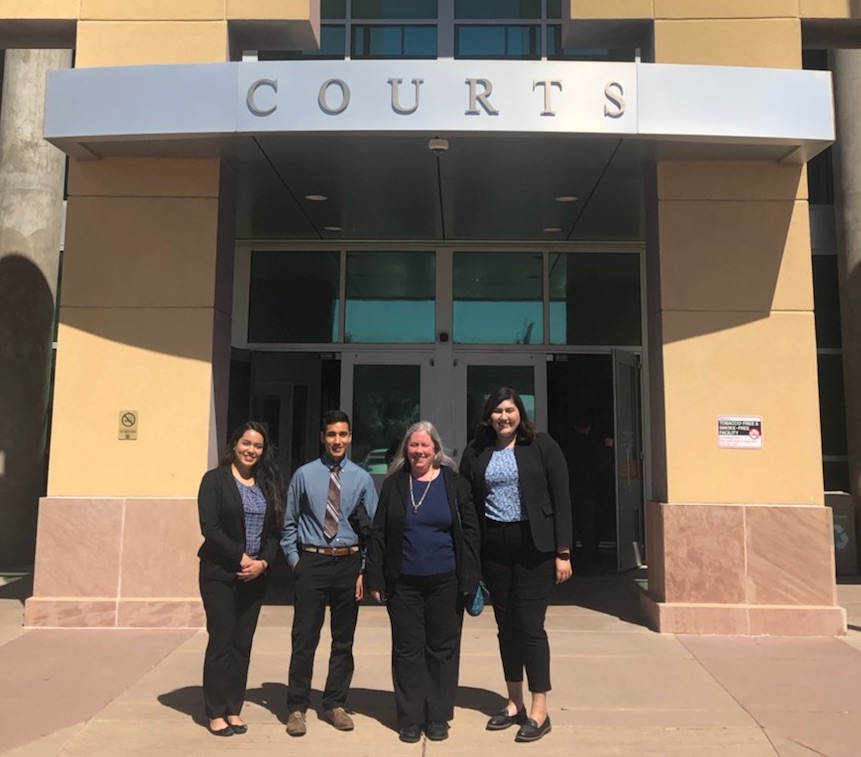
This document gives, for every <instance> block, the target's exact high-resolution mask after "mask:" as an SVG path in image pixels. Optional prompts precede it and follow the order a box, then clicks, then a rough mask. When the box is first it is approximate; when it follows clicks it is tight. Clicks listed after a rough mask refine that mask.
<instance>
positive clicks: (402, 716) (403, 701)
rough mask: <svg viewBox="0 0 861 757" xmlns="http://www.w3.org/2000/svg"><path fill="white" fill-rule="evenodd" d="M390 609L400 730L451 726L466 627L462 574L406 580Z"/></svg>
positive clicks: (394, 591) (397, 586)
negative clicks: (435, 722) (436, 723)
mask: <svg viewBox="0 0 861 757" xmlns="http://www.w3.org/2000/svg"><path fill="white" fill-rule="evenodd" d="M386 606H387V608H388V611H389V619H390V620H391V623H392V679H393V682H394V689H395V707H396V708H397V715H398V728H403V727H404V726H408V725H421V724H423V723H428V722H430V721H431V720H438V721H444V722H445V721H449V720H451V719H452V718H453V717H454V698H455V694H456V693H457V679H458V673H459V670H460V633H461V628H462V626H463V600H462V599H461V597H460V593H459V592H458V588H457V576H456V574H455V573H453V572H452V573H443V574H440V575H435V576H401V577H400V578H398V580H397V581H396V582H395V584H394V586H393V587H392V590H391V592H390V594H389V598H388V601H387V603H386Z"/></svg>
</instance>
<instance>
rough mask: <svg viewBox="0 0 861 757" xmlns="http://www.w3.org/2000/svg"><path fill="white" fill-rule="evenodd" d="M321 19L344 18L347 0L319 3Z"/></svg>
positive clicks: (323, 0) (330, 0) (325, 0)
mask: <svg viewBox="0 0 861 757" xmlns="http://www.w3.org/2000/svg"><path fill="white" fill-rule="evenodd" d="M320 17H321V18H346V17H347V0H322V2H321V3H320Z"/></svg>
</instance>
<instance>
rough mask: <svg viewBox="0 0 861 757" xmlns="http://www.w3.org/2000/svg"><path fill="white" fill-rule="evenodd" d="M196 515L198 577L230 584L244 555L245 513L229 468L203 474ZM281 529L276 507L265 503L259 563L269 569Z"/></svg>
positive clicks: (225, 467) (220, 467)
mask: <svg viewBox="0 0 861 757" xmlns="http://www.w3.org/2000/svg"><path fill="white" fill-rule="evenodd" d="M197 511H198V515H199V516H200V531H201V533H202V534H203V544H202V545H201V547H200V550H198V553H197V556H198V557H199V558H200V575H201V576H202V577H205V578H215V579H220V580H223V581H232V580H234V579H235V578H236V573H237V572H238V571H239V563H240V561H241V560H242V554H243V553H244V552H245V512H244V511H243V509H242V497H241V496H240V494H239V489H237V488H236V481H235V480H234V478H233V473H232V472H231V470H230V466H229V465H222V466H219V467H218V468H213V469H212V470H210V471H207V472H206V473H204V474H203V479H202V480H201V482H200V490H199V491H198V493H197ZM280 537H281V529H280V528H278V525H277V524H276V518H275V503H274V502H269V501H268V500H267V502H266V520H265V525H264V528H263V534H262V536H261V539H260V554H259V555H258V557H259V559H261V560H266V562H267V563H268V564H269V565H270V566H271V565H272V563H273V562H274V561H275V556H276V554H277V553H278V540H279V539H280Z"/></svg>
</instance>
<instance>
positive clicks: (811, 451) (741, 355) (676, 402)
mask: <svg viewBox="0 0 861 757" xmlns="http://www.w3.org/2000/svg"><path fill="white" fill-rule="evenodd" d="M662 318H663V323H664V340H665V341H664V347H663V360H664V382H665V386H664V396H665V402H666V428H667V434H666V450H667V468H668V470H669V471H670V476H669V480H668V497H669V501H671V502H699V503H702V502H726V503H757V504H822V503H823V499H824V495H823V491H822V488H823V484H822V469H821V465H820V460H821V454H822V449H821V440H820V434H819V403H818V379H817V372H816V340H815V333H814V321H813V313H773V314H768V313H762V314H758V315H756V314H727V313H710V312H702V313H677V312H664V313H663V315H662ZM718 415H753V416H761V417H762V419H763V437H762V438H763V445H762V449H758V450H756V449H721V448H719V447H718V439H717V416H718Z"/></svg>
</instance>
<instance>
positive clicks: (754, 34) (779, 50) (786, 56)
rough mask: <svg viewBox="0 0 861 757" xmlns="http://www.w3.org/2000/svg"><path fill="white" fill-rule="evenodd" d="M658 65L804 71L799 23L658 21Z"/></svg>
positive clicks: (771, 21) (656, 45) (656, 25)
mask: <svg viewBox="0 0 861 757" xmlns="http://www.w3.org/2000/svg"><path fill="white" fill-rule="evenodd" d="M655 59H656V61H657V62H658V63H684V64H702V65H712V66H759V67H764V68H800V67H801V22H800V21H799V20H797V19H768V20H761V19H746V20H715V21H671V20H658V21H655Z"/></svg>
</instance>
